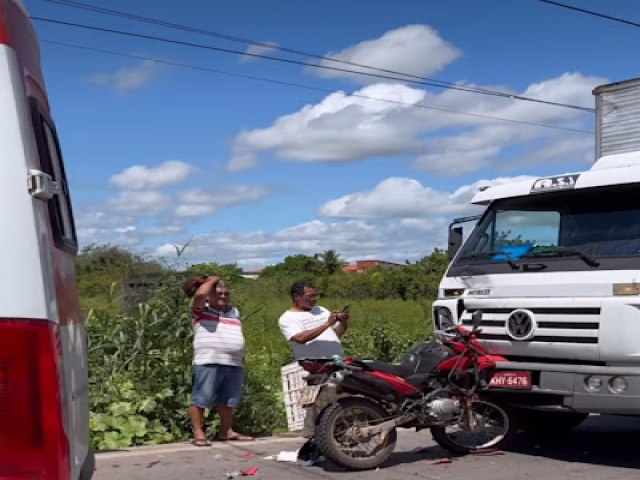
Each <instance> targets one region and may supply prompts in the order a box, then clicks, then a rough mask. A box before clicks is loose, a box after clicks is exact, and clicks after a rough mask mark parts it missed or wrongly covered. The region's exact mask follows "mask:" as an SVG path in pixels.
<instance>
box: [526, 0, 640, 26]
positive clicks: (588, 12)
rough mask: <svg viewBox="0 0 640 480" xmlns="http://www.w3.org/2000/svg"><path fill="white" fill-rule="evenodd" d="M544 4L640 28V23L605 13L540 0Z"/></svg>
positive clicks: (549, 0)
mask: <svg viewBox="0 0 640 480" xmlns="http://www.w3.org/2000/svg"><path fill="white" fill-rule="evenodd" d="M538 1H540V2H542V3H548V4H550V5H555V6H556V7H562V8H566V9H568V10H574V11H576V12H580V13H586V14H588V15H593V16H594V17H600V18H606V19H607V20H613V21H614V22H619V23H624V24H626V25H632V26H634V27H640V23H636V22H632V21H631V20H625V19H624V18H618V17H612V16H611V15H605V14H604V13H599V12H594V11H592V10H587V9H585V8H579V7H574V6H573V5H567V4H565V3H560V2H554V1H553V0H538Z"/></svg>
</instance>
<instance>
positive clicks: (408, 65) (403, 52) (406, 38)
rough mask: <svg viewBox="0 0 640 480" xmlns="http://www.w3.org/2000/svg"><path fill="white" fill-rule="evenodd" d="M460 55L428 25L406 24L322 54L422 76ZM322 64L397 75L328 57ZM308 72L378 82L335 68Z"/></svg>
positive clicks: (437, 69) (438, 69)
mask: <svg viewBox="0 0 640 480" xmlns="http://www.w3.org/2000/svg"><path fill="white" fill-rule="evenodd" d="M460 55H461V52H460V50H458V49H457V48H456V47H455V46H453V45H452V44H451V43H449V42H447V41H445V40H443V39H442V37H440V34H439V33H438V32H437V31H436V30H435V29H433V28H432V27H430V26H428V25H406V26H404V27H401V28H397V29H395V30H390V31H388V32H386V33H385V34H384V35H382V36H381V37H379V38H376V39H373V40H367V41H364V42H360V43H358V44H357V45H354V46H351V47H348V48H345V49H344V50H342V51H340V52H329V53H327V54H326V55H325V56H326V57H329V58H332V59H337V60H343V61H348V62H352V63H357V64H360V65H367V66H372V67H377V68H380V69H384V70H390V71H394V72H401V73H406V74H409V75H414V76H418V77H424V76H428V75H431V74H433V73H436V72H439V71H440V70H442V69H443V68H444V67H445V66H447V65H448V64H450V63H451V62H453V61H455V60H456V59H458V58H459V57H460ZM321 65H325V66H329V67H335V68H341V69H347V70H352V71H357V72H367V73H376V74H380V75H387V76H388V75H392V76H394V77H395V76H398V75H395V74H391V73H385V72H380V71H376V70H371V69H367V68H362V67H357V66H355V65H348V64H345V63H341V62H333V61H331V60H323V61H322V62H321ZM309 71H312V72H313V73H314V74H316V75H319V76H323V77H329V78H335V77H347V78H351V79H353V80H356V81H358V82H361V83H372V82H376V81H380V79H379V78H375V77H371V76H365V75H358V74H353V73H347V72H341V71H336V70H327V69H319V68H310V69H309Z"/></svg>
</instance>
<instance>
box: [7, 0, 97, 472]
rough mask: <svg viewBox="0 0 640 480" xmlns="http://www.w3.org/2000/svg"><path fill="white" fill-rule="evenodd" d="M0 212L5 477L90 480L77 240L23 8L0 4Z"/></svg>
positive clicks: (11, 1) (16, 2) (14, 1)
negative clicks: (76, 262) (76, 256)
mask: <svg viewBox="0 0 640 480" xmlns="http://www.w3.org/2000/svg"><path fill="white" fill-rule="evenodd" d="M0 205H1V206H2V207H1V208H0V225H1V226H2V227H1V234H0V479H5V478H9V479H12V480H18V479H25V480H27V479H42V480H79V479H80V480H85V479H89V478H91V476H92V473H93V455H92V454H91V452H90V450H89V427H88V424H89V421H88V418H89V411H88V393H89V392H88V381H87V333H86V323H85V319H84V318H83V315H82V313H81V311H80V306H79V303H78V295H77V291H76V277H75V254H76V251H77V241H76V233H75V227H74V222H73V213H72V210H71V201H70V198H69V190H68V187H67V180H66V177H65V172H64V165H63V162H62V156H61V154H60V146H59V144H58V139H57V135H56V130H55V127H54V124H53V121H52V120H51V116H50V111H49V103H48V100H47V93H46V90H45V85H44V81H43V78H42V72H41V69H40V49H39V46H38V41H37V39H36V36H35V33H34V31H33V29H32V27H31V23H30V21H29V17H28V15H27V13H26V11H25V9H24V6H23V5H22V3H21V1H20V0H0Z"/></svg>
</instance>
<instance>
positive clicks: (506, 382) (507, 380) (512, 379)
mask: <svg viewBox="0 0 640 480" xmlns="http://www.w3.org/2000/svg"><path fill="white" fill-rule="evenodd" d="M489 386H490V387H493V388H513V389H516V388H519V389H522V390H530V389H531V372H511V371H500V372H496V373H494V374H493V377H492V378H491V381H490V382H489Z"/></svg>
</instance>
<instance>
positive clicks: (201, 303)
mask: <svg viewBox="0 0 640 480" xmlns="http://www.w3.org/2000/svg"><path fill="white" fill-rule="evenodd" d="M219 281H220V277H218V276H215V275H214V276H211V277H207V280H206V281H205V282H204V283H203V284H202V285H200V286H199V287H198V289H197V290H196V293H195V294H194V295H193V304H192V305H193V307H194V308H197V309H199V310H202V309H203V308H204V307H205V306H206V305H207V297H208V296H209V294H210V293H211V292H212V291H215V289H216V285H217V284H218V282H219Z"/></svg>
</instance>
